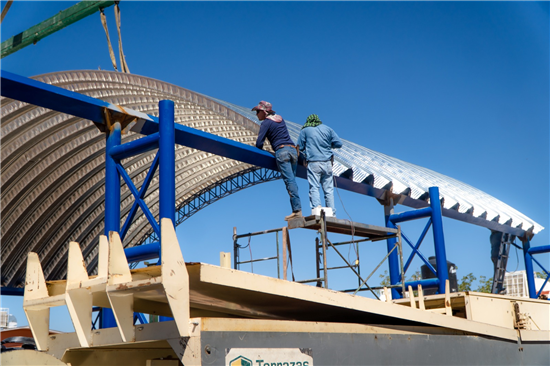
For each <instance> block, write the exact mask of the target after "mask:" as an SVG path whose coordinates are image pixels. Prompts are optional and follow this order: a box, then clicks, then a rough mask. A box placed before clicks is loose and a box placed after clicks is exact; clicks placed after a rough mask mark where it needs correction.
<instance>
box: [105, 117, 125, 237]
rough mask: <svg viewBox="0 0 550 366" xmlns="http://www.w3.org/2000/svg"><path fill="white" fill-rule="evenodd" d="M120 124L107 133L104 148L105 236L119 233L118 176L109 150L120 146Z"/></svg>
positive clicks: (115, 163)
mask: <svg viewBox="0 0 550 366" xmlns="http://www.w3.org/2000/svg"><path fill="white" fill-rule="evenodd" d="M120 142H121V129H120V123H118V122H116V123H115V124H114V125H113V129H112V130H111V131H109V132H108V133H107V142H106V147H105V231H104V233H105V235H107V236H108V235H109V231H116V232H120V175H119V174H118V170H117V167H116V165H117V161H116V160H115V159H113V157H112V156H111V149H112V148H114V147H115V146H118V145H120Z"/></svg>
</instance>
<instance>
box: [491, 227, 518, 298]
mask: <svg viewBox="0 0 550 366" xmlns="http://www.w3.org/2000/svg"><path fill="white" fill-rule="evenodd" d="M514 238H515V237H514V236H513V235H510V234H507V233H503V234H502V238H501V240H500V247H499V250H498V259H497V265H496V268H495V274H494V276H493V287H492V288H491V293H493V294H500V293H501V292H503V290H504V276H505V275H506V265H507V264H508V254H509V253H510V244H511V242H512V241H513V240H514Z"/></svg>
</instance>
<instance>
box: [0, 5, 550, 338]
mask: <svg viewBox="0 0 550 366" xmlns="http://www.w3.org/2000/svg"><path fill="white" fill-rule="evenodd" d="M74 3H75V2H69V1H67V2H45V1H44V2H26V1H16V2H15V3H14V4H13V5H12V7H11V9H10V10H9V12H8V14H7V16H6V18H5V19H4V21H3V23H2V25H1V31H2V34H1V39H2V41H4V40H6V39H7V38H9V37H11V36H12V35H15V34H17V33H19V32H22V31H24V30H25V29H27V28H29V27H31V26H33V25H35V24H37V23H39V22H40V21H42V20H45V19H46V18H48V17H50V16H52V15H54V14H55V13H57V12H58V11H60V10H63V9H65V8H68V7H69V6H71V5H72V4H74ZM4 4H5V2H2V7H3V6H4ZM120 7H121V18H122V40H123V47H124V53H125V55H126V58H127V63H128V66H129V68H130V71H131V72H132V73H134V74H139V75H144V76H148V77H152V78H156V79H159V80H162V81H166V82H170V83H173V84H175V85H178V86H181V87H184V88H187V89H190V90H193V91H197V92H200V93H203V94H206V95H210V96H212V97H215V98H219V99H222V100H225V101H228V102H231V103H234V104H237V105H242V106H247V107H248V106H249V107H252V106H254V105H255V104H256V103H257V102H258V101H260V100H268V101H270V102H271V103H273V105H274V109H275V110H276V111H277V112H278V113H280V114H281V115H282V116H283V117H284V118H285V119H287V120H290V121H293V122H297V123H303V122H304V121H305V118H306V117H307V116H308V115H309V114H311V113H315V114H318V115H319V116H320V117H321V119H322V120H323V122H324V123H326V124H327V125H329V126H331V127H332V128H334V129H335V130H336V131H337V133H338V134H339V136H340V137H342V138H344V139H347V140H349V141H352V142H355V143H357V144H360V145H363V146H366V147H368V148H370V149H373V150H376V151H379V152H382V153H385V154H387V155H390V156H394V157H397V158H399V159H401V160H404V161H407V162H411V163H414V164H417V165H420V166H423V167H426V168H429V169H432V170H434V171H437V172H440V173H443V174H445V175H448V176H450V177H453V178H455V179H458V180H460V181H463V182H465V183H467V184H469V185H472V186H474V187H476V188H479V189H481V190H482V191H485V192H487V193H488V194H490V195H492V196H494V197H496V198H498V199H500V200H501V201H503V202H504V203H506V204H508V205H510V206H512V207H514V208H515V209H517V210H518V211H520V212H522V213H523V214H525V215H527V216H529V217H530V218H532V219H533V220H535V221H537V222H538V223H540V224H541V225H543V226H545V227H546V229H545V230H543V231H542V232H541V233H539V234H538V235H536V236H535V238H534V240H533V241H532V245H534V246H536V245H548V244H549V243H550V240H549V235H548V226H549V209H548V207H549V204H550V198H549V190H550V189H549V187H550V184H549V168H550V161H549V156H550V152H549V135H550V132H549V125H550V122H549V33H550V32H549V3H548V2H544V3H543V2H398V3H394V2H254V1H252V2H176V1H169V2H154V3H153V2H145V1H137V2H128V1H122V2H121V4H120ZM105 13H106V14H107V17H108V20H109V29H110V35H111V40H112V42H113V45H114V47H116V44H117V41H118V37H117V35H116V27H115V23H114V14H113V8H108V9H106V11H105ZM1 67H2V69H3V70H8V71H11V72H14V73H16V74H20V75H24V76H33V75H38V74H43V73H48V72H55V71H64V70H76V69H98V68H101V69H103V70H112V66H111V62H110V59H109V56H108V49H107V43H106V37H105V33H104V30H103V28H102V26H101V22H100V18H99V14H94V15H92V16H90V17H88V18H86V19H83V20H81V21H80V22H78V23H76V24H73V25H71V26H69V27H68V28H65V29H63V30H61V31H59V32H57V33H55V34H54V35H51V36H49V37H48V38H46V39H43V40H41V41H40V42H38V43H37V44H36V45H34V46H29V47H27V48H25V49H23V50H21V51H19V52H17V53H15V54H13V55H10V56H8V57H6V58H5V59H3V60H2V66H1ZM299 188H300V192H301V196H302V204H303V205H304V206H307V203H308V198H307V182H305V181H300V182H299ZM336 203H337V209H338V210H339V212H338V216H339V217H341V218H351V219H352V220H354V221H357V222H363V223H367V224H375V225H383V208H382V206H381V205H380V204H379V203H378V202H377V201H376V200H374V199H373V198H370V197H363V196H359V195H357V194H353V193H349V192H345V191H338V194H337V196H336ZM405 209H406V208H400V210H405ZM289 211H290V206H289V204H288V198H287V195H286V191H285V189H284V187H283V183H282V182H280V181H277V182H272V183H266V184H262V185H259V186H255V187H252V188H250V189H247V190H245V191H242V192H240V193H237V194H234V195H233V196H230V197H228V198H225V199H223V200H221V201H219V202H216V203H215V204H213V205H211V206H209V207H207V208H206V209H204V210H202V211H201V212H199V213H198V214H197V215H195V216H194V217H192V218H191V219H189V220H187V221H186V222H184V223H183V224H182V225H180V226H179V227H178V237H179V238H180V241H181V245H182V250H183V255H184V258H185V259H186V260H187V261H203V262H208V263H214V264H217V263H218V261H219V259H218V258H219V252H220V251H226V252H231V251H232V241H231V235H232V232H233V227H234V226H236V227H237V229H238V232H239V233H245V232H254V231H261V230H267V229H272V228H277V227H282V226H283V225H284V224H285V222H284V221H283V217H284V216H285V215H287V214H288V213H289ZM423 225H424V223H422V224H421V225H420V224H418V225H412V227H411V228H404V230H410V231H406V232H408V233H410V234H409V236H410V237H411V238H415V235H414V233H416V232H418V230H420V229H419V227H422V228H423ZM444 230H445V239H446V244H447V257H448V260H450V261H452V262H453V263H455V264H457V266H458V268H459V270H458V276H459V278H460V277H462V276H464V275H466V274H468V273H470V272H472V273H474V275H476V276H478V277H479V276H481V275H483V276H486V277H491V276H492V262H491V260H490V246H489V231H488V230H487V229H485V228H480V227H476V226H472V225H467V224H465V223H462V222H456V221H452V220H449V219H446V220H444ZM313 238H314V235H313V234H312V233H309V232H308V233H301V232H298V231H296V233H295V232H291V240H292V243H293V248H294V256H295V257H294V259H295V265H296V268H295V273H296V275H297V278H299V279H305V278H312V277H314V273H313V268H314V267H313V266H314V257H313V250H314V249H313V240H314V239H313ZM414 240H416V239H414ZM273 241H274V238H273V237H270V238H267V239H260V238H254V239H253V240H252V251H253V255H254V257H258V256H262V255H264V253H265V255H269V253H268V252H267V250H268V249H267V246H268V245H272V243H273ZM273 245H274V244H273ZM423 249H424V251H425V254H426V255H431V254H432V253H433V249H432V247H431V244H430V243H426V244H423ZM247 250H248V248H247ZM360 251H361V253H362V256H364V258H363V257H362V262H363V265H365V268H364V269H363V274H364V275H366V274H368V273H370V271H371V270H372V269H373V268H374V267H375V266H376V265H377V264H378V262H379V261H380V260H381V259H382V258H383V256H384V251H385V244H381V243H378V244H375V243H371V244H361V247H360ZM347 254H348V257H349V258H351V259H353V254H352V253H351V251H350V252H349V253H347ZM245 255H249V253H247V252H243V253H242V256H243V257H244V256H245ZM520 255H521V253H517V257H516V253H515V251H514V250H512V253H511V257H510V260H509V262H508V270H515V269H523V263H522V261H523V260H522V257H521V256H520ZM537 258H538V259H539V261H541V262H543V263H544V264H545V265H546V266H547V268H548V267H549V266H550V265H549V262H550V259H549V256H548V255H542V256H538V257H537ZM420 265H421V263H420V262H417V261H416V260H415V262H413V266H412V267H411V271H414V270H417V269H418V268H419V266H420ZM264 267H265V268H264ZM264 267H262V266H261V265H257V266H255V267H254V271H255V272H259V273H265V274H270V275H273V274H274V271H273V265H270V264H265V266H264ZM245 269H246V268H245ZM364 272H366V273H364ZM331 276H332V277H330V278H334V281H330V282H331V284H333V286H331V287H333V288H335V289H341V288H343V287H347V286H346V285H347V284H350V282H349V281H351V280H352V278H351V277H347V276H346V275H343V274H334V275H332V274H331ZM375 277H377V275H375ZM345 281H348V282H345ZM375 282H376V281H375ZM344 283H345V284H346V285H344ZM353 283H355V282H353ZM353 283H352V284H353ZM352 284H350V285H352ZM374 284H376V283H374ZM2 300H3V304H2V306H4V307H10V308H12V309H11V310H12V312H13V313H14V314H16V316H17V318H18V320H19V322H20V324H23V323H25V322H26V320H25V319H24V315H23V314H22V312H21V311H19V313H15V310H16V309H15V307H17V305H16V304H17V302H16V300H13V299H11V298H7V297H6V298H3V299H2ZM10 304H14V305H10ZM62 327H63V326H60V327H58V328H62Z"/></svg>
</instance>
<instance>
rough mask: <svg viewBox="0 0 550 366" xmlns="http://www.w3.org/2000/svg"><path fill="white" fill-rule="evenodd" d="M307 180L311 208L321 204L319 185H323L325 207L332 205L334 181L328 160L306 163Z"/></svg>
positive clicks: (333, 208)
mask: <svg viewBox="0 0 550 366" xmlns="http://www.w3.org/2000/svg"><path fill="white" fill-rule="evenodd" d="M307 181H308V182H309V204H310V206H311V208H312V209H313V208H315V207H317V206H321V196H320V193H319V186H320V185H322V186H323V192H325V207H330V208H332V212H333V214H334V215H335V216H336V208H335V207H334V181H333V179H332V163H331V162H330V160H329V161H310V162H308V163H307Z"/></svg>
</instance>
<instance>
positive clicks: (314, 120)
mask: <svg viewBox="0 0 550 366" xmlns="http://www.w3.org/2000/svg"><path fill="white" fill-rule="evenodd" d="M321 123H323V122H321V120H320V119H319V116H318V115H316V114H310V115H309V117H307V119H306V123H305V124H304V127H302V130H303V129H304V128H306V127H317V126H319V125H320V124H321Z"/></svg>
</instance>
